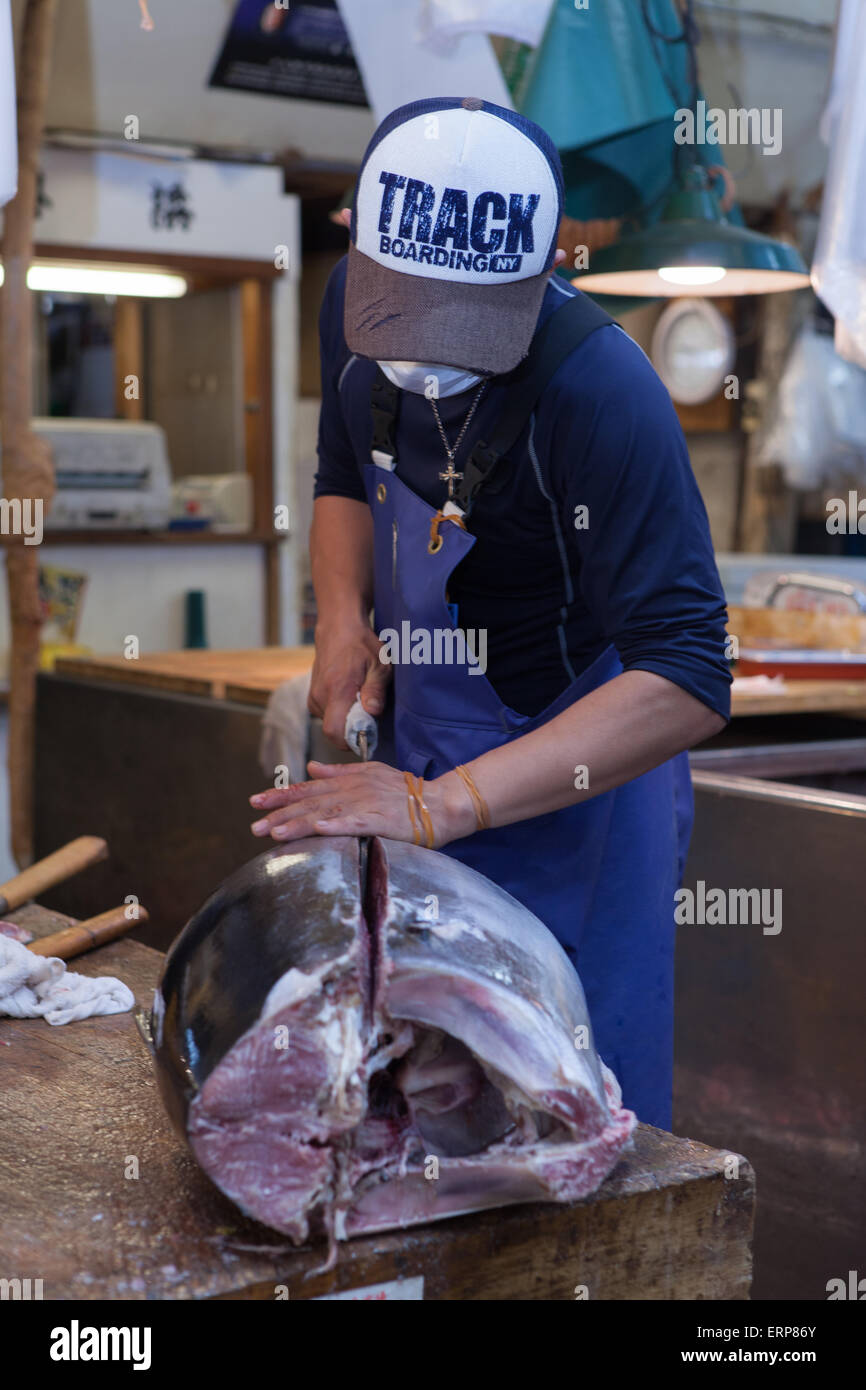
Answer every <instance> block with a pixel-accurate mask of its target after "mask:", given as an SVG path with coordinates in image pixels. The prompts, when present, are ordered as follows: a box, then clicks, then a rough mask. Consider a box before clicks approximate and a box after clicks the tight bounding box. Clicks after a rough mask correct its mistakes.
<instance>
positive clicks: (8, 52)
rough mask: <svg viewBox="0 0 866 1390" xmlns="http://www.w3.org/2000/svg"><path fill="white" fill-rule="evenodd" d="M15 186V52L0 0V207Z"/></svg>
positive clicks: (6, 9)
mask: <svg viewBox="0 0 866 1390" xmlns="http://www.w3.org/2000/svg"><path fill="white" fill-rule="evenodd" d="M17 187H18V130H17V125H16V120H15V53H14V48H13V45H12V11H11V8H10V3H9V0H0V207H2V206H3V204H4V203H8V202H9V199H10V198H14V197H15V193H16V190H17Z"/></svg>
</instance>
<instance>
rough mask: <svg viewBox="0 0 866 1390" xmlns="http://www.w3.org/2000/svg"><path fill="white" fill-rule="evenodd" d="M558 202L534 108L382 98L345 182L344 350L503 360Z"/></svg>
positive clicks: (521, 352) (549, 257)
mask: <svg viewBox="0 0 866 1390" xmlns="http://www.w3.org/2000/svg"><path fill="white" fill-rule="evenodd" d="M561 216H562V169H561V166H560V162H559V155H558V154H557V151H556V148H555V146H554V144H553V142H552V141H551V140H550V138H549V136H547V135H546V134H545V132H544V131H543V130H542V129H541V127H540V126H537V125H535V123H534V122H533V121H529V120H527V119H526V117H524V116H521V115H518V114H517V112H514V111H508V110H506V109H505V108H504V107H502V106H494V105H493V103H492V102H488V101H482V100H481V99H480V98H479V97H463V98H461V97H436V98H431V99H429V100H426V101H415V102H411V103H410V104H409V105H407V106H401V107H399V108H398V109H397V110H396V111H392V112H391V114H390V116H387V117H386V118H385V120H384V121H383V122H382V124H381V125H380V126H379V129H378V130H377V131H376V133H375V135H374V136H373V138H372V140H371V141H370V144H369V146H368V147H367V151H366V153H365V155H364V160H363V163H362V165H361V172H360V174H359V176H358V182H357V186H356V189H355V199H354V205H353V208H352V223H351V243H350V246H349V264H348V273H347V279H346V301H345V316H344V330H345V336H346V342H347V344H348V347H349V349H350V351H351V352H355V353H358V354H360V355H361V356H362V357H372V358H375V359H378V360H379V361H412V362H437V363H442V364H443V365H447V366H452V367H462V368H463V369H464V370H467V371H472V372H476V373H479V374H483V375H499V374H500V373H503V372H509V371H511V370H512V368H513V367H516V366H517V364H518V362H520V360H521V359H522V358H523V357H525V356H526V353H527V352H528V350H529V344H530V342H531V340H532V335H533V332H534V330H535V325H536V321H537V319H538V312H539V309H540V308H541V301H542V299H543V297H544V291H545V288H546V285H547V279H548V274H549V272H550V269H551V267H552V266H553V260H554V254H555V251H556V239H557V233H558V230H559V222H560V218H561Z"/></svg>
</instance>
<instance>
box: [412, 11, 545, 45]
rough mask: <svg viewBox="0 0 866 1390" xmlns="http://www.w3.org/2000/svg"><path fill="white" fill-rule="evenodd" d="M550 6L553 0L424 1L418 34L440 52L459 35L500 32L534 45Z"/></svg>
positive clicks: (541, 35) (542, 32)
mask: <svg viewBox="0 0 866 1390" xmlns="http://www.w3.org/2000/svg"><path fill="white" fill-rule="evenodd" d="M552 8H553V0H424V2H423V5H422V9H421V15H420V22H419V29H420V35H421V39H422V42H424V43H427V44H429V45H430V47H431V48H432V49H434V51H436V52H438V53H443V54H448V53H450V52H452V51H453V49H454V46H455V44H456V42H457V40H458V39H459V38H460V37H461V35H463V34H479V33H480V34H504V35H505V36H506V37H507V38H510V39H516V40H517V42H518V43H527V44H529V45H530V47H532V48H537V47H538V45H539V44H540V43H541V40H542V38H543V36H544V30H545V27H546V25H547V21H548V19H549V18H550V11H551V9H552Z"/></svg>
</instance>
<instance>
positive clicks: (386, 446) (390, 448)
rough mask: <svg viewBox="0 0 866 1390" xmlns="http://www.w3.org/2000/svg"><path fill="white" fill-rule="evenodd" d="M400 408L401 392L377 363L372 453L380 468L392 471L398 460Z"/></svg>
mask: <svg viewBox="0 0 866 1390" xmlns="http://www.w3.org/2000/svg"><path fill="white" fill-rule="evenodd" d="M399 409H400V392H399V389H398V388H397V387H396V386H395V385H394V383H393V381H389V380H388V378H387V377H386V375H385V373H384V372H383V371H382V368H381V367H380V366H379V365H378V363H377V365H376V375H375V376H374V378H373V385H372V388H371V390H370V411H371V414H372V416H373V438H372V441H371V443H370V453H371V455H372V458H373V462H374V463H376V464H378V465H379V467H380V468H389V469H390V470H391V471H392V472H393V470H394V466H395V464H396V462H397V445H396V443H395V436H396V433H397V414H398V412H399Z"/></svg>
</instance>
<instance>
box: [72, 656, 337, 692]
mask: <svg viewBox="0 0 866 1390" xmlns="http://www.w3.org/2000/svg"><path fill="white" fill-rule="evenodd" d="M312 664H313V648H312V647H256V648H251V649H249V650H239V651H210V650H208V651H171V652H146V653H144V654H143V655H142V656H140V657H138V658H137V659H135V660H127V659H126V658H125V657H122V656H96V655H94V656H87V657H61V658H59V659H58V661H57V663H56V665H55V667H54V669H55V671H56V672H57V674H58V675H62V676H72V677H74V678H75V679H76V680H89V681H100V682H103V683H110V684H117V683H122V684H124V685H135V686H139V687H141V688H146V689H151V690H164V691H166V692H167V693H171V694H176V695H203V696H206V697H208V696H209V697H210V698H212V699H214V700H224V699H226V698H227V695H226V688H227V686H228V685H234V686H238V687H244V686H245V685H246V683H247V682H250V688H251V689H253V690H265V691H266V692H267V694H269V693H270V692H271V691H272V690H275V689H276V687H277V686H278V685H281V684H282V682H283V681H287V680H291V679H292V677H293V676H299V675H303V674H304V672H306V671H309V670H310V668H311V667H312ZM267 694H266V695H265V700H264V701H262V703H265V702H266V700H267ZM228 698H231V697H228Z"/></svg>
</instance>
